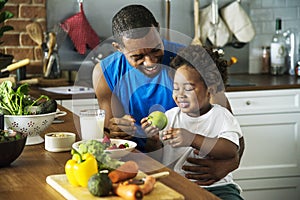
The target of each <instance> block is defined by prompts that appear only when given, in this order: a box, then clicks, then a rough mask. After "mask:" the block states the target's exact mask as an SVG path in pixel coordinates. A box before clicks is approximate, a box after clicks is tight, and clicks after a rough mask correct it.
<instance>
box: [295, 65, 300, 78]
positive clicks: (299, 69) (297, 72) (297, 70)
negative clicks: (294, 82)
mask: <svg viewBox="0 0 300 200" xmlns="http://www.w3.org/2000/svg"><path fill="white" fill-rule="evenodd" d="M295 75H296V76H298V77H300V61H298V62H297V65H296V66H295Z"/></svg>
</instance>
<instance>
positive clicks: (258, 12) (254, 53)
mask: <svg viewBox="0 0 300 200" xmlns="http://www.w3.org/2000/svg"><path fill="white" fill-rule="evenodd" d="M249 2H250V17H251V19H252V22H253V24H254V26H255V29H256V36H255V38H254V39H253V41H252V42H251V43H250V48H249V49H250V50H249V73H260V70H261V68H260V66H261V65H260V56H261V46H269V45H270V42H271V39H272V35H273V34H274V32H275V19H276V18H281V19H282V30H283V31H286V30H287V29H289V28H294V29H297V32H298V36H299V32H300V1H299V0H251V1H249ZM298 38H299V37H298ZM298 48H299V46H298Z"/></svg>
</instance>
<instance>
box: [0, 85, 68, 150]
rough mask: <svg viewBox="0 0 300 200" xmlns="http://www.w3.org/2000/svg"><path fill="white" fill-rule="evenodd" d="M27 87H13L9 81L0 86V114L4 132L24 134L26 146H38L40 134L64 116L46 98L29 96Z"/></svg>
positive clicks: (41, 140)
mask: <svg viewBox="0 0 300 200" xmlns="http://www.w3.org/2000/svg"><path fill="white" fill-rule="evenodd" d="M28 93H29V85H28V84H22V85H20V86H18V87H14V85H13V83H12V82H10V81H4V82H2V83H1V84H0V113H1V114H3V115H4V130H15V131H18V132H22V133H24V134H26V135H27V136H28V137H27V142H26V145H33V144H40V143H42V142H44V139H43V138H42V137H41V136H40V134H41V133H42V132H43V131H45V130H46V129H47V128H48V127H49V126H50V125H51V124H52V122H53V120H54V119H55V117H59V116H63V115H66V112H63V111H59V110H57V103H56V101H55V100H54V99H50V98H49V97H48V96H45V95H40V97H38V98H34V97H32V96H30V95H29V94H28Z"/></svg>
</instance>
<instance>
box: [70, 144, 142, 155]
mask: <svg viewBox="0 0 300 200" xmlns="http://www.w3.org/2000/svg"><path fill="white" fill-rule="evenodd" d="M96 140H98V141H100V142H102V140H103V139H96ZM110 141H111V143H112V144H116V145H117V146H119V145H120V144H125V143H127V144H128V145H129V147H128V148H123V149H106V150H104V152H107V153H108V155H109V156H110V157H111V158H113V159H120V158H122V157H124V156H126V155H127V154H129V153H130V152H131V151H132V150H134V149H135V147H136V145H137V144H136V143H135V142H133V141H130V140H122V139H110ZM82 142H84V140H83V141H78V142H75V143H74V144H73V145H72V148H73V149H75V150H76V151H79V145H80V144H81V143H82Z"/></svg>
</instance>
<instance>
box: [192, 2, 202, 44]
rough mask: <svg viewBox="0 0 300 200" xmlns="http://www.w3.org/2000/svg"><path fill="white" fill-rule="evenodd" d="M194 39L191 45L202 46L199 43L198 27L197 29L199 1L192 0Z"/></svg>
mask: <svg viewBox="0 0 300 200" xmlns="http://www.w3.org/2000/svg"><path fill="white" fill-rule="evenodd" d="M194 28H195V33H194V38H193V40H192V43H191V44H193V45H202V43H201V41H200V39H199V38H200V27H199V0H194Z"/></svg>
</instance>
